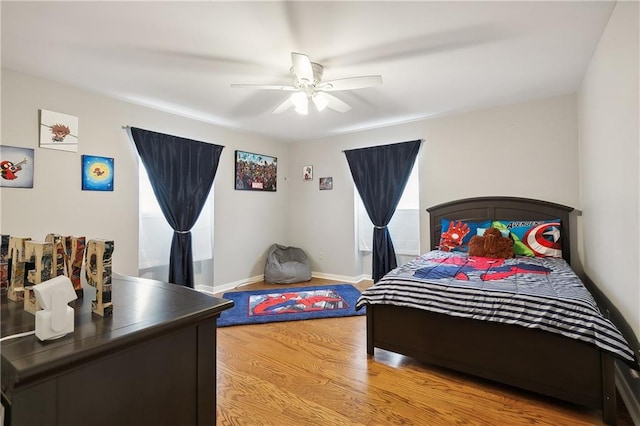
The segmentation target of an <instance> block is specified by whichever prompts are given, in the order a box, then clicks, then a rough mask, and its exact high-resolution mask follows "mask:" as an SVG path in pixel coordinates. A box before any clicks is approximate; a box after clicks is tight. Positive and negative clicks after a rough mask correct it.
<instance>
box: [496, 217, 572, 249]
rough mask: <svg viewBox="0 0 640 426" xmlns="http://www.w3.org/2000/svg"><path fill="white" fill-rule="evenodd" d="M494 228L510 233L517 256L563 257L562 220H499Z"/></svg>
mask: <svg viewBox="0 0 640 426" xmlns="http://www.w3.org/2000/svg"><path fill="white" fill-rule="evenodd" d="M492 226H493V227H494V228H498V229H500V230H508V231H509V233H510V234H511V238H512V239H513V241H514V243H513V252H514V253H515V254H516V255H517V256H529V257H562V244H561V241H560V219H553V220H497V221H494V222H493V225H492Z"/></svg>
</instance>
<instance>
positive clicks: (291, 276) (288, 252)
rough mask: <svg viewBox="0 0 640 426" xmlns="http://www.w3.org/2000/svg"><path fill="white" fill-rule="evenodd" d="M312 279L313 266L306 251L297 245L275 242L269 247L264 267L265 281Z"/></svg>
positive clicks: (295, 281)
mask: <svg viewBox="0 0 640 426" xmlns="http://www.w3.org/2000/svg"><path fill="white" fill-rule="evenodd" d="M310 279H311V266H310V264H309V258H307V255H306V254H305V252H304V251H303V250H302V249H300V248H297V247H286V246H281V245H279V244H274V245H272V246H271V248H270V249H269V254H268V255H267V263H266V265H265V267H264V281H265V282H268V283H275V284H291V283H299V282H302V281H309V280H310Z"/></svg>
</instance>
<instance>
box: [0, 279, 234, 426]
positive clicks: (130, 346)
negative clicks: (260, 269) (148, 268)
mask: <svg viewBox="0 0 640 426" xmlns="http://www.w3.org/2000/svg"><path fill="white" fill-rule="evenodd" d="M112 290H113V293H112V295H113V316H112V317H111V318H102V317H100V316H98V315H95V314H92V312H91V301H92V300H93V297H94V293H95V292H94V289H93V288H92V287H88V286H85V295H84V298H83V299H78V300H76V301H74V302H71V303H70V306H73V307H74V310H75V330H74V331H73V333H72V334H68V335H67V336H64V337H62V338H60V339H58V340H53V341H46V342H41V341H40V340H38V339H37V338H36V337H35V335H31V336H27V337H20V338H17V339H12V340H7V341H5V342H3V343H2V346H1V347H0V353H1V354H2V365H1V368H2V371H1V375H2V403H3V405H5V425H11V426H21V425H29V426H32V425H60V426H72V425H83V426H88V425H110V426H111V425H136V426H140V425H154V426H157V425H214V424H215V422H216V419H215V417H216V320H217V318H218V317H219V316H220V313H221V312H222V311H224V310H225V309H229V308H231V307H232V306H233V302H231V301H229V300H225V299H220V298H216V297H211V296H208V295H206V294H203V293H200V292H197V291H195V290H192V289H189V288H185V287H182V286H178V285H174V284H168V283H164V282H160V281H154V280H147V279H141V278H133V277H125V276H120V275H115V274H114V277H113V287H112ZM0 322H1V329H2V336H3V337H4V336H8V335H13V334H17V333H21V332H25V331H30V330H34V328H35V317H34V316H33V315H31V314H29V313H26V312H24V311H23V309H22V307H21V306H20V305H18V304H16V303H14V302H10V301H7V299H6V297H5V296H3V297H2V302H1V312H0Z"/></svg>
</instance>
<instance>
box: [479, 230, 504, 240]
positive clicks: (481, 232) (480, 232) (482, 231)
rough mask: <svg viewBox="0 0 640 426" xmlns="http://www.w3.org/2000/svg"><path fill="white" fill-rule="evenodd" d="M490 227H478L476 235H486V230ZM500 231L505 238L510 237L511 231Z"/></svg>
mask: <svg viewBox="0 0 640 426" xmlns="http://www.w3.org/2000/svg"><path fill="white" fill-rule="evenodd" d="M487 229H488V228H478V230H477V232H476V235H477V236H478V237H482V236H484V232H485V231H486V230H487ZM499 231H500V233H501V234H502V236H503V237H505V238H509V234H510V232H509V231H508V230H506V229H499Z"/></svg>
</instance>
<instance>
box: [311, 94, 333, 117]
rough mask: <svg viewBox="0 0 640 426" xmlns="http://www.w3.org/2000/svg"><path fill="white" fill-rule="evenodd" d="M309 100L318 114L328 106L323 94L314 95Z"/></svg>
mask: <svg viewBox="0 0 640 426" xmlns="http://www.w3.org/2000/svg"><path fill="white" fill-rule="evenodd" d="M311 100H312V101H313V103H314V104H315V106H316V109H317V110H318V112H320V111H322V110H323V109H325V108H326V107H327V105H329V99H328V98H327V95H325V94H324V93H316V94H315V95H313V98H311Z"/></svg>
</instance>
